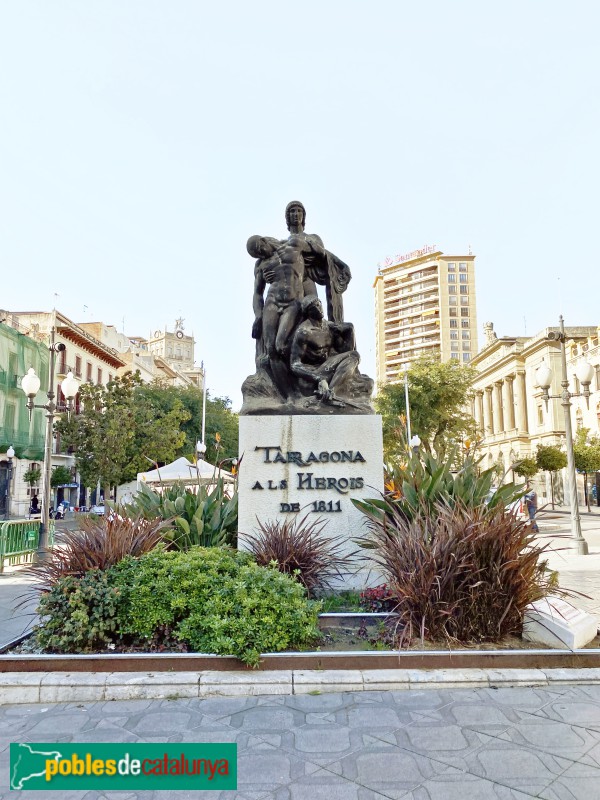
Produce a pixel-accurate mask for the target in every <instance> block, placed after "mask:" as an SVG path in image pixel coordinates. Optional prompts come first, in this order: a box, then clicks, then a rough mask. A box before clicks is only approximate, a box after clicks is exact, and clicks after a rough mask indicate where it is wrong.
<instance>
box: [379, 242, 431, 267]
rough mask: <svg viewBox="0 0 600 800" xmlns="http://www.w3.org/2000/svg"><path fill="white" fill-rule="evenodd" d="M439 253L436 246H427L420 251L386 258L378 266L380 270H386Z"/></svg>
mask: <svg viewBox="0 0 600 800" xmlns="http://www.w3.org/2000/svg"><path fill="white" fill-rule="evenodd" d="M435 252H437V247H436V245H434V244H426V245H425V246H424V247H422V248H421V249H420V250H412V251H411V252H410V253H405V254H404V255H398V256H386V257H385V258H384V259H383V261H380V262H379V264H377V266H378V267H379V269H386V267H395V266H396V264H402V262H403V261H411V260H412V259H413V258H420V257H421V256H428V255H429V254H430V253H435Z"/></svg>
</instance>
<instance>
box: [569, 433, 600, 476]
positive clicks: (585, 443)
mask: <svg viewBox="0 0 600 800" xmlns="http://www.w3.org/2000/svg"><path fill="white" fill-rule="evenodd" d="M573 453H574V455H575V469H578V470H579V471H580V472H586V473H588V472H597V471H598V470H600V436H598V434H593V435H592V436H590V429H589V428H579V429H578V431H577V433H576V434H575V441H574V442H573Z"/></svg>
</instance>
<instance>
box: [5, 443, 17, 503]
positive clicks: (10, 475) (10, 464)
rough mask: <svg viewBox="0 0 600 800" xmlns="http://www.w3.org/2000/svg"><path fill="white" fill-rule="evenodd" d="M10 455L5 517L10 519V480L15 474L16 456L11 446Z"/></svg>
mask: <svg viewBox="0 0 600 800" xmlns="http://www.w3.org/2000/svg"><path fill="white" fill-rule="evenodd" d="M6 455H7V457H8V469H7V471H6V505H5V506H4V519H10V482H11V480H12V474H13V458H14V457H15V449H14V447H13V446H12V444H11V446H10V447H9V448H8V450H7V451H6Z"/></svg>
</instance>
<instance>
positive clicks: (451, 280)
mask: <svg viewBox="0 0 600 800" xmlns="http://www.w3.org/2000/svg"><path fill="white" fill-rule="evenodd" d="M461 278H462V275H461ZM448 283H456V275H454V274H453V273H452V272H449V273H448Z"/></svg>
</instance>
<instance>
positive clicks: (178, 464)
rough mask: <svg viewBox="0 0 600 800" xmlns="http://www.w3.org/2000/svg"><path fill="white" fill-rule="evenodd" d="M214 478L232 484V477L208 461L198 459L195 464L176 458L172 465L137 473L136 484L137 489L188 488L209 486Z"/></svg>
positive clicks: (233, 479) (185, 459)
mask: <svg viewBox="0 0 600 800" xmlns="http://www.w3.org/2000/svg"><path fill="white" fill-rule="evenodd" d="M216 478H223V480H224V481H225V483H233V482H234V481H235V478H234V476H233V475H232V474H231V473H230V472H227V470H224V469H217V468H216V467H215V466H214V465H213V464H209V463H208V461H202V459H199V460H198V461H197V462H196V463H195V464H193V463H192V462H191V461H188V460H187V458H183V457H182V458H178V459H176V460H175V461H173V463H172V464H165V466H164V467H159V468H158V469H151V470H149V471H148V472H138V475H137V483H138V487H139V486H141V484H142V483H145V484H146V485H147V486H150V487H154V486H160V485H161V484H162V485H163V486H169V485H171V484H173V483H186V484H189V485H190V486H197V485H198V483H201V484H203V485H204V484H210V483H212V482H213V481H214V480H216Z"/></svg>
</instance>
